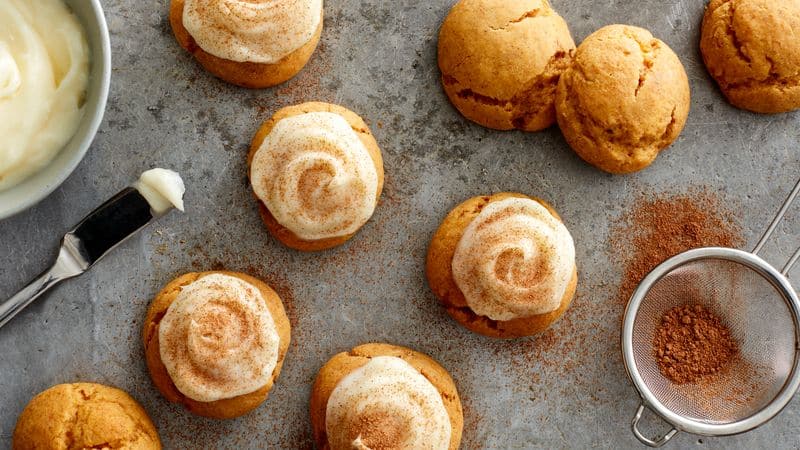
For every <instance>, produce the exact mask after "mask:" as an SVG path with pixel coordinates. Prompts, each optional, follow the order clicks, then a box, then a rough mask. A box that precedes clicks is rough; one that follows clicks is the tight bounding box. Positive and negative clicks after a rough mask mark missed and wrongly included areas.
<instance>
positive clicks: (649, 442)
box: [631, 402, 678, 448]
mask: <svg viewBox="0 0 800 450" xmlns="http://www.w3.org/2000/svg"><path fill="white" fill-rule="evenodd" d="M646 407H647V405H645V404H644V402H642V403H640V404H639V409H637V410H636V415H635V416H633V420H632V421H631V430H632V431H633V435H634V436H636V439H638V440H639V442H641V443H642V444H644V445H646V446H648V447H653V448H657V447H661V446H662V445H664V444H666V443H667V442H669V440H670V439H672V438H673V436H675V435H676V434H678V429H677V428H675V427H672V429H671V430H670V431H669V432H668V433H667V434H665V435H663V436H661V437H660V438H657V439H655V440H654V439H650V438H648V437H646V436H645V435H644V434H642V432H641V431H640V430H639V420H641V418H642V413H644V409H645V408H646ZM648 409H649V408H648Z"/></svg>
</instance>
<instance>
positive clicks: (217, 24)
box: [183, 0, 322, 64]
mask: <svg viewBox="0 0 800 450" xmlns="http://www.w3.org/2000/svg"><path fill="white" fill-rule="evenodd" d="M321 21H322V0H186V2H185V4H184V7H183V26H184V27H185V28H186V30H187V31H188V32H189V34H190V35H192V37H193V38H194V40H195V42H197V45H199V46H200V48H202V49H203V50H205V51H206V52H208V53H210V54H212V55H214V56H217V57H219V58H224V59H227V60H230V61H237V62H253V63H262V64H274V63H276V62H278V61H280V60H281V59H282V58H284V57H285V56H287V55H289V54H290V53H292V52H294V51H295V50H297V49H299V48H300V47H302V46H303V45H305V44H307V43H308V42H309V41H310V40H311V38H313V37H314V33H315V32H316V31H317V28H318V27H319V25H320V22H321Z"/></svg>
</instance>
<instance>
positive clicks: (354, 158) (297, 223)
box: [250, 112, 378, 240]
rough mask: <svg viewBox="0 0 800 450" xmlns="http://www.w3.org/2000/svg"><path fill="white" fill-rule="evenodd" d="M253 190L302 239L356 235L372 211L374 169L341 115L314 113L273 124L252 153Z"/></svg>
mask: <svg viewBox="0 0 800 450" xmlns="http://www.w3.org/2000/svg"><path fill="white" fill-rule="evenodd" d="M250 179H251V182H252V183H253V191H254V192H255V193H256V195H257V196H258V198H259V199H260V200H261V201H262V202H263V203H264V205H265V206H266V207H267V209H269V211H270V213H272V215H273V216H274V217H275V219H276V220H277V221H278V223H280V224H281V225H283V226H284V227H286V228H288V229H289V230H291V231H292V232H293V233H294V234H295V235H297V236H298V237H299V238H300V239H305V240H319V239H326V238H332V237H340V236H346V235H348V234H352V233H355V232H356V231H357V230H358V229H359V228H361V226H363V225H364V224H365V223H366V222H367V221H368V220H369V218H370V217H372V213H373V212H374V211H375V205H376V203H377V196H378V193H377V191H378V171H377V170H376V168H375V164H374V163H373V161H372V158H371V157H370V155H369V152H368V151H367V148H366V147H365V146H364V144H363V143H362V142H361V140H360V139H359V137H358V135H357V134H356V131H354V130H353V129H352V128H351V127H350V124H348V123H347V121H346V120H345V119H344V118H343V117H342V116H340V115H338V114H335V113H329V112H312V113H306V114H300V115H297V116H292V117H287V118H285V119H282V120H280V121H279V122H278V123H276V124H275V127H274V128H273V129H272V132H271V133H270V134H269V136H267V137H266V138H265V139H264V142H263V143H262V144H261V147H260V148H259V149H258V151H256V153H255V155H254V157H253V162H252V167H251V177H250Z"/></svg>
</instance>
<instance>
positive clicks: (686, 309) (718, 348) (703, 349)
mask: <svg viewBox="0 0 800 450" xmlns="http://www.w3.org/2000/svg"><path fill="white" fill-rule="evenodd" d="M653 351H654V353H655V357H656V360H657V362H658V369H659V370H660V371H661V373H662V374H663V375H664V376H665V377H667V378H669V379H670V380H672V381H673V382H675V383H677V384H683V383H697V382H703V381H706V380H708V379H710V378H711V377H712V376H713V375H715V374H717V373H719V372H720V371H722V370H723V369H725V368H726V367H727V366H728V365H729V364H730V362H731V360H732V359H733V358H735V357H736V355H737V354H738V353H739V346H738V344H737V343H736V341H735V340H734V338H733V336H731V333H730V330H729V329H728V327H727V326H725V324H724V323H723V322H722V320H721V319H720V318H719V317H718V316H717V315H716V314H714V313H713V312H711V311H710V310H709V309H708V308H706V307H704V306H702V305H691V304H686V305H682V306H676V307H674V308H672V309H670V310H669V311H667V312H666V313H665V314H664V316H663V317H662V318H661V324H660V325H659V327H658V329H657V330H656V333H655V337H654V338H653Z"/></svg>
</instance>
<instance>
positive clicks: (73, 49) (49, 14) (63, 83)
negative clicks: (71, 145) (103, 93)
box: [0, 0, 89, 191]
mask: <svg viewBox="0 0 800 450" xmlns="http://www.w3.org/2000/svg"><path fill="white" fill-rule="evenodd" d="M88 79H89V48H88V44H87V42H86V36H85V33H84V30H83V28H82V27H81V25H80V23H79V22H78V20H77V18H76V17H75V16H74V15H73V14H72V12H71V11H70V10H69V9H68V8H67V7H66V5H65V4H64V3H63V2H62V1H61V0H36V1H30V0H3V1H0V136H2V139H0V191H3V190H6V189H9V188H10V187H12V186H14V185H16V184H18V183H20V182H21V181H23V180H24V179H26V178H28V177H29V176H31V175H32V174H33V173H35V172H37V171H38V170H40V169H42V168H43V167H44V166H46V165H47V164H48V163H49V162H50V161H51V160H52V159H53V158H54V157H55V156H56V155H57V154H58V152H59V151H60V150H61V149H62V148H63V147H64V146H65V145H66V144H67V142H69V140H70V139H71V138H72V136H73V135H74V134H75V132H76V130H77V128H78V125H79V124H80V122H81V119H82V117H83V113H84V108H83V102H84V98H85V96H86V90H87V85H88Z"/></svg>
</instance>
